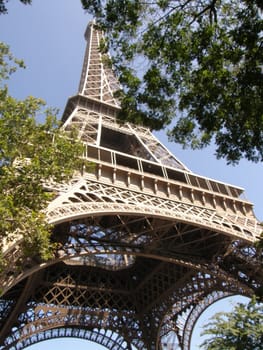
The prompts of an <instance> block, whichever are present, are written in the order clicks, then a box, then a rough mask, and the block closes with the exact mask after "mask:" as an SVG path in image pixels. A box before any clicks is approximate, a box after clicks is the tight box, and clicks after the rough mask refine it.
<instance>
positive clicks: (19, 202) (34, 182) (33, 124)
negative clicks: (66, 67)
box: [0, 44, 83, 260]
mask: <svg viewBox="0 0 263 350" xmlns="http://www.w3.org/2000/svg"><path fill="white" fill-rule="evenodd" d="M14 61H15V62H14ZM0 63H1V64H0V78H1V79H0V80H1V81H0V216H1V218H3V220H1V222H0V242H1V244H3V242H4V241H5V240H7V241H8V240H9V239H10V240H11V239H12V235H13V234H15V233H17V234H19V235H22V236H23V237H24V254H25V255H28V256H30V257H36V258H37V259H39V260H43V259H48V258H50V257H51V255H52V244H51V242H50V236H51V227H50V226H49V225H48V224H47V222H46V219H45V216H44V214H43V209H45V208H46V206H47V204H48V202H49V201H50V200H51V199H52V198H54V195H55V194H54V193H53V192H48V191H47V190H46V189H45V186H44V183H45V182H47V181H50V179H52V180H53V181H56V182H61V181H67V180H68V179H69V178H70V177H71V176H72V174H73V171H74V170H78V169H80V168H81V165H82V160H81V159H80V156H81V155H82V150H83V148H82V145H81V144H79V143H78V142H77V141H75V139H74V132H72V134H66V133H63V131H62V130H61V129H59V122H58V121H57V119H56V116H55V114H54V113H53V111H52V110H45V109H44V102H43V101H42V100H40V99H37V98H34V97H28V98H26V99H25V100H24V101H18V100H16V99H15V98H13V97H11V96H10V95H9V94H8V89H7V87H6V86H5V84H4V83H5V81H4V79H7V78H8V77H9V76H10V74H11V73H12V72H13V71H14V70H15V69H16V66H17V65H18V66H23V62H22V61H18V60H14V59H13V56H12V55H11V53H10V51H9V48H8V47H7V46H6V45H4V44H0ZM40 115H41V117H43V116H44V117H45V121H44V122H43V123H38V122H37V118H38V117H39V116H40ZM1 248H2V247H1Z"/></svg>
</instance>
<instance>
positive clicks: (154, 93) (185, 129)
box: [81, 0, 263, 163]
mask: <svg viewBox="0 0 263 350" xmlns="http://www.w3.org/2000/svg"><path fill="white" fill-rule="evenodd" d="M81 2H82V5H83V8H84V9H85V10H87V11H88V12H89V13H91V14H92V15H93V16H95V17H96V21H97V24H98V25H99V26H100V27H101V28H102V29H103V30H104V32H105V35H106V38H107V40H106V41H105V42H104V43H102V45H101V49H102V50H104V49H109V50H110V53H111V56H112V61H111V63H112V64H113V66H114V68H115V70H116V73H117V75H118V77H119V80H120V82H121V84H122V86H123V91H124V92H119V95H120V97H121V98H122V111H121V113H120V115H119V117H120V118H121V119H124V120H128V121H132V122H135V123H142V124H144V125H147V126H149V127H151V128H152V129H155V130H159V129H161V128H165V127H167V126H169V131H168V135H169V138H170V140H171V141H175V142H179V143H181V144H183V145H184V146H189V145H190V146H191V147H192V148H201V147H204V146H206V145H208V144H210V143H211V142H214V143H215V145H216V155H217V157H224V158H226V160H227V161H228V162H230V163H235V162H238V161H239V160H240V159H241V158H242V157H245V158H247V159H249V160H251V161H255V162H257V161H262V160H263V49H262V46H263V16H262V10H263V3H262V1H261V0H231V1H230V0H204V1H203V0H202V1H201V0H150V1H143V0H110V1H104V0H92V1H91V0H81Z"/></svg>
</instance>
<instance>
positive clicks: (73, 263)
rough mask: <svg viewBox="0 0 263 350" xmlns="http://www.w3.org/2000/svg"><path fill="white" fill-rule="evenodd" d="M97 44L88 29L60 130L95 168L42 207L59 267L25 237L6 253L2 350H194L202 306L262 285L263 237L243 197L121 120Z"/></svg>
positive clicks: (0, 280) (57, 187)
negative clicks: (43, 345)
mask: <svg viewBox="0 0 263 350" xmlns="http://www.w3.org/2000/svg"><path fill="white" fill-rule="evenodd" d="M101 35H102V34H101V32H99V31H98V30H97V29H96V28H95V26H94V23H93V24H91V25H90V26H89V27H88V29H87V32H86V34H85V36H86V39H87V50H86V54H85V59H84V65H83V70H82V76H81V82H80V88H79V95H77V96H75V97H73V98H71V99H69V102H68V104H67V107H66V110H65V113H64V126H63V127H64V129H65V130H68V129H70V128H72V127H74V128H76V129H77V130H78V131H79V138H80V139H81V140H82V141H83V142H84V143H85V144H86V146H87V149H86V154H84V155H83V156H84V158H85V159H87V160H90V161H93V162H94V164H95V165H94V168H93V170H92V171H91V172H90V173H85V172H84V173H83V174H78V175H76V176H75V177H74V178H73V179H72V180H71V181H70V182H69V183H68V184H55V183H52V182H50V183H49V184H46V185H45V186H46V187H47V189H48V190H49V191H50V190H52V191H54V192H55V193H56V194H57V198H56V199H55V200H54V201H53V202H52V203H50V205H49V206H48V208H47V209H46V215H47V220H48V221H49V222H50V223H51V224H53V226H54V229H53V235H52V240H53V241H54V243H55V244H56V247H57V248H56V250H55V252H54V257H53V259H51V260H49V261H48V262H46V263H43V262H41V261H39V259H38V257H32V258H30V259H29V258H28V259H23V258H22V255H21V251H22V249H21V244H22V237H20V236H18V235H14V236H13V238H12V241H11V242H6V243H5V244H4V255H5V257H6V259H7V261H8V262H9V264H7V265H6V266H5V269H4V270H3V271H2V272H1V275H0V284H1V288H2V290H1V297H0V349H2V350H7V349H15V350H18V349H23V348H25V347H26V346H28V345H31V344H33V343H36V342H39V341H42V340H45V339H52V338H57V337H65V336H69V337H72V336H73V337H79V338H83V339H89V340H92V341H95V342H97V343H98V344H101V345H104V346H105V347H106V348H108V349H112V350H113V349H116V350H131V349H132V346H133V348H135V349H137V350H161V349H163V350H164V349H168V348H170V349H174V348H178V349H180V350H189V349H190V340H191V333H192V330H193V327H194V324H195V322H196V320H197V319H198V317H199V316H200V314H201V313H202V312H203V310H204V309H205V308H206V307H208V306H209V305H210V304H212V303H213V302H215V301H216V300H218V299H220V298H222V297H225V296H228V295H233V294H242V295H247V296H250V295H252V293H253V292H254V291H255V290H256V289H257V288H258V287H259V286H260V285H261V283H262V280H263V272H262V265H261V255H260V252H258V251H257V250H256V248H255V247H254V246H253V243H254V242H255V241H256V240H257V237H258V236H259V234H260V232H261V228H260V225H259V223H258V222H257V220H256V218H255V217H254V215H253V211H252V205H251V203H249V202H247V201H243V200H242V199H240V198H239V194H240V193H241V192H242V190H241V189H238V188H235V187H233V186H229V185H227V184H222V183H217V182H216V181H213V180H210V179H205V178H202V177H200V176H197V175H195V174H192V173H191V172H190V171H189V170H188V169H187V168H186V167H185V166H184V165H183V164H182V163H181V162H180V161H179V160H178V159H176V157H174V156H173V155H172V154H171V153H170V152H169V151H168V150H167V149H166V148H165V147H164V146H163V145H162V144H161V143H160V142H159V141H158V140H157V139H156V138H155V137H154V136H153V135H152V134H151V132H150V131H149V130H148V129H146V128H143V127H139V126H134V125H130V124H119V123H118V122H117V120H116V116H117V113H118V111H119V103H118V101H117V100H116V99H115V98H114V91H115V90H116V89H118V88H119V85H118V82H117V81H116V79H115V77H114V75H113V73H112V71H111V70H110V69H109V68H108V67H106V66H105V61H104V59H103V58H102V55H101V53H100V51H99V45H100V41H101V39H102V36H101ZM115 139H117V141H118V140H126V141H127V143H125V144H123V145H121V146H118V145H117V143H118V142H117V143H116V140H115ZM118 147H119V148H118Z"/></svg>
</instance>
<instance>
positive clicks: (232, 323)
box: [201, 299, 263, 350]
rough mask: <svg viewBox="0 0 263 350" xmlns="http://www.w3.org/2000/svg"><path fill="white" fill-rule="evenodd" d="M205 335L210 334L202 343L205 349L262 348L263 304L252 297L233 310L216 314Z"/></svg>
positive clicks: (242, 349) (238, 349) (252, 349)
mask: <svg viewBox="0 0 263 350" xmlns="http://www.w3.org/2000/svg"><path fill="white" fill-rule="evenodd" d="M203 335H209V336H210V337H209V338H208V339H207V340H205V341H204V343H203V344H202V345H201V347H202V348H203V349H205V350H262V344H263V304H257V303H256V302H255V300H254V299H252V300H251V301H250V302H249V303H248V304H247V305H246V304H241V303H240V304H238V305H237V306H235V308H234V310H233V311H232V312H220V313H218V314H216V315H215V316H214V317H213V318H212V320H211V321H210V323H208V324H207V325H206V326H205V331H204V332H203Z"/></svg>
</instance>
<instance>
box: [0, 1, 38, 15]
mask: <svg viewBox="0 0 263 350" xmlns="http://www.w3.org/2000/svg"><path fill="white" fill-rule="evenodd" d="M7 2H8V0H0V14H6V13H7V12H8V11H7V7H6V3H7ZM20 2H22V3H23V4H25V5H27V4H31V2H32V0H20Z"/></svg>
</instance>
